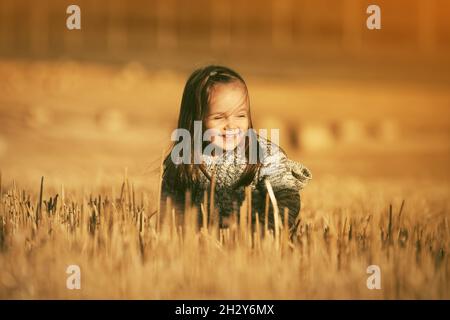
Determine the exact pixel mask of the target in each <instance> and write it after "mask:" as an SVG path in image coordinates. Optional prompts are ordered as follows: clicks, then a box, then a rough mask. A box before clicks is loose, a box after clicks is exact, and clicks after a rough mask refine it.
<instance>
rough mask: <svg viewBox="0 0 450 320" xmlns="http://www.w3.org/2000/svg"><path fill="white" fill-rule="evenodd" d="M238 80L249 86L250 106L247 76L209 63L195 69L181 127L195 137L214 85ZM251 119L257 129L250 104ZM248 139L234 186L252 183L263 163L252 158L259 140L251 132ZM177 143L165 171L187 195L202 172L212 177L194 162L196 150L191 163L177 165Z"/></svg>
mask: <svg viewBox="0 0 450 320" xmlns="http://www.w3.org/2000/svg"><path fill="white" fill-rule="evenodd" d="M236 81H237V82H240V83H241V84H242V86H243V88H244V89H245V92H246V98H247V101H248V104H249V106H250V100H249V96H248V89H247V85H246V83H245V81H244V79H243V78H242V77H241V76H240V75H239V74H238V73H237V72H236V71H234V70H232V69H230V68H227V67H224V66H217V65H209V66H206V67H204V68H200V69H197V70H195V71H194V72H193V73H192V74H191V75H190V77H189V78H188V80H187V82H186V84H185V86H184V91H183V98H182V100H181V107H180V115H179V118H178V128H179V129H186V130H188V131H189V133H190V134H191V137H194V121H203V119H204V117H205V115H206V112H207V109H208V104H209V99H210V93H211V90H212V88H213V86H214V85H216V84H227V83H233V82H236ZM248 119H249V123H248V128H249V130H250V129H252V128H253V124H252V119H251V113H250V107H249V111H248ZM203 130H204V128H203V122H202V132H203ZM245 139H246V143H245V156H246V159H247V165H246V168H245V170H244V172H243V173H242V175H241V177H240V178H239V179H238V181H237V182H236V183H235V185H234V188H238V187H240V186H246V185H249V184H250V183H251V182H252V180H253V178H254V177H255V175H256V173H257V172H258V169H259V167H260V166H261V162H260V159H259V157H258V156H257V161H256V162H254V161H252V162H250V161H248V159H249V150H250V148H252V146H251V144H252V143H256V144H258V142H257V139H250V138H249V135H246V138H245ZM174 145H175V143H172V145H171V147H170V148H169V151H168V154H167V155H166V157H165V160H164V173H163V179H166V181H167V182H170V184H171V185H172V186H173V189H176V191H177V192H180V193H181V194H184V193H185V192H186V191H187V190H193V189H194V188H195V187H196V186H197V184H198V182H199V176H200V174H201V173H203V174H205V175H206V177H208V178H209V179H211V178H212V177H210V176H209V174H208V173H207V172H206V170H205V167H204V165H203V164H195V163H194V161H193V160H194V159H193V158H194V154H193V152H191V157H192V159H191V161H190V163H189V164H185V163H181V164H175V163H174V162H173V161H172V159H171V157H170V154H171V152H172V149H173V147H174ZM192 150H194V139H191V151H192ZM254 150H258V151H259V145H257V146H256V148H254Z"/></svg>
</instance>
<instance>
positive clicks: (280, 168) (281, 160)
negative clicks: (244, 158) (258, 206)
mask: <svg viewBox="0 0 450 320" xmlns="http://www.w3.org/2000/svg"><path fill="white" fill-rule="evenodd" d="M290 161H291V160H289V159H288V158H287V157H286V155H285V154H284V153H283V152H281V151H278V152H275V153H273V154H269V155H267V156H266V157H265V158H264V161H263V164H262V167H261V169H260V172H259V179H258V184H257V188H258V189H259V190H260V192H261V194H262V195H264V198H265V197H266V194H267V187H266V184H265V182H266V181H269V182H270V185H271V186H272V189H273V192H274V195H275V198H276V200H277V204H278V209H279V213H280V216H281V221H284V210H285V208H287V209H288V224H289V228H290V229H291V231H294V228H295V225H296V222H297V221H296V219H297V217H298V214H299V212H300V207H301V201H300V193H299V190H300V189H301V185H300V182H299V180H298V179H297V178H296V177H295V176H294V174H293V171H292V163H291V162H290ZM268 223H269V227H272V228H273V226H274V218H273V206H272V205H271V204H270V206H269V219H268Z"/></svg>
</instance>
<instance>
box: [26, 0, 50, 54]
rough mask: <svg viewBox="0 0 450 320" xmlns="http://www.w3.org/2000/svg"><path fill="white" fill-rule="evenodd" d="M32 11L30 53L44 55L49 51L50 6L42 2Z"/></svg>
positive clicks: (46, 0) (43, 0)
mask: <svg viewBox="0 0 450 320" xmlns="http://www.w3.org/2000/svg"><path fill="white" fill-rule="evenodd" d="M29 10H30V24H29V28H30V29H29V32H30V38H29V39H30V51H31V54H32V55H43V54H46V53H48V51H49V39H50V35H49V32H50V30H49V19H50V17H49V10H50V8H49V4H48V0H40V1H39V5H37V6H35V7H34V6H33V7H32V8H29Z"/></svg>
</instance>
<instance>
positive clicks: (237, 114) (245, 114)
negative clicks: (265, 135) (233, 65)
mask: <svg viewBox="0 0 450 320" xmlns="http://www.w3.org/2000/svg"><path fill="white" fill-rule="evenodd" d="M204 124H205V127H206V129H214V130H216V131H217V135H214V136H213V137H212V138H211V143H212V144H214V145H215V146H217V147H219V148H221V149H223V150H226V151H228V150H233V149H234V148H236V147H237V146H238V145H239V143H240V142H241V141H242V139H243V138H244V136H245V133H246V132H247V130H248V127H249V103H248V99H247V93H246V90H245V88H244V87H243V85H242V84H241V83H240V82H232V83H226V84H216V85H214V87H213V88H212V90H211V94H210V101H209V105H208V111H207V114H206V116H205V119H204Z"/></svg>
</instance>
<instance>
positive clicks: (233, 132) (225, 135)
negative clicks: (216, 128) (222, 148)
mask: <svg viewBox="0 0 450 320" xmlns="http://www.w3.org/2000/svg"><path fill="white" fill-rule="evenodd" d="M240 134H241V130H230V131H227V132H225V133H223V134H222V135H221V136H222V137H223V138H236V137H238V136H239V135H240Z"/></svg>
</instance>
